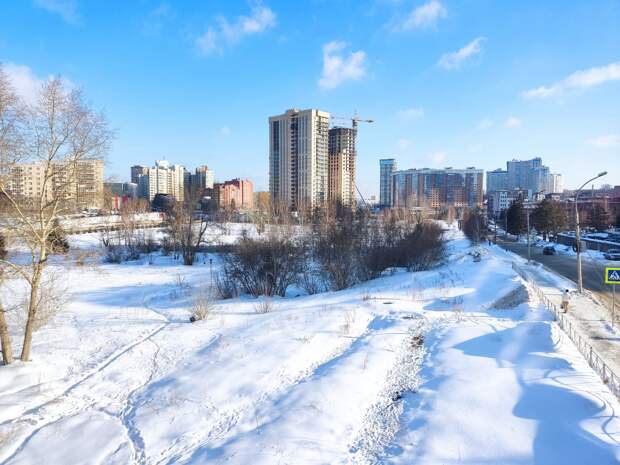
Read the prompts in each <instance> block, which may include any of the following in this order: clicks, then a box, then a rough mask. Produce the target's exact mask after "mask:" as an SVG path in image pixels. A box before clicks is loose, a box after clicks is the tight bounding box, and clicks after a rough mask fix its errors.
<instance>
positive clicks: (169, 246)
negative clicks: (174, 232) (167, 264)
mask: <svg viewBox="0 0 620 465" xmlns="http://www.w3.org/2000/svg"><path fill="white" fill-rule="evenodd" d="M173 251H174V241H172V239H171V238H170V237H169V236H164V237H163V238H162V240H161V253H162V254H163V255H165V256H168V255H170V254H171V253H172V252H173Z"/></svg>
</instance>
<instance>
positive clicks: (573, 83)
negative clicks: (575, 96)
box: [521, 61, 620, 98]
mask: <svg viewBox="0 0 620 465" xmlns="http://www.w3.org/2000/svg"><path fill="white" fill-rule="evenodd" d="M609 81H620V61H617V62H615V63H610V64H608V65H605V66H599V67H595V68H589V69H583V70H580V71H576V72H574V73H573V74H571V75H570V76H568V77H567V78H565V79H562V80H561V81H558V82H555V83H553V84H551V85H550V86H540V87H536V88H535V89H530V90H526V91H523V92H522V93H521V95H522V96H523V97H526V98H549V97H555V96H558V95H561V94H564V93H565V92H568V91H570V90H585V89H588V88H590V87H594V86H598V85H600V84H603V83H605V82H609Z"/></svg>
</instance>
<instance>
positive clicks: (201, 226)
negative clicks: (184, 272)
mask: <svg viewBox="0 0 620 465" xmlns="http://www.w3.org/2000/svg"><path fill="white" fill-rule="evenodd" d="M199 200H200V196H199V195H198V194H197V193H196V192H194V191H187V192H186V193H185V199H184V200H183V201H182V202H176V203H175V204H174V205H172V207H171V208H170V210H169V211H168V212H167V215H168V223H169V227H168V231H169V235H170V236H171V239H172V241H173V242H174V244H175V245H176V246H178V248H179V250H180V252H181V256H182V257H183V264H184V265H187V266H191V265H193V264H194V261H195V260H196V254H197V253H198V251H199V249H200V247H201V246H202V245H204V244H205V243H206V242H207V238H206V233H207V230H208V229H209V226H210V225H211V226H212V227H216V226H219V225H216V224H215V223H212V222H209V221H208V217H207V216H206V215H205V214H203V213H202V212H201V211H200V210H199V209H197V208H196V206H197V204H198V202H199Z"/></svg>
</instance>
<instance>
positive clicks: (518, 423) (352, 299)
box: [0, 233, 620, 465]
mask: <svg viewBox="0 0 620 465" xmlns="http://www.w3.org/2000/svg"><path fill="white" fill-rule="evenodd" d="M452 234H453V236H454V239H455V240H454V241H453V242H452V243H451V254H450V258H449V260H448V263H447V264H445V265H444V266H442V267H439V268H437V269H435V270H431V271H427V272H420V273H413V274H412V273H405V272H399V273H396V274H394V275H393V276H386V277H383V278H380V279H377V280H374V281H371V282H368V283H365V284H364V285H361V286H358V287H355V288H353V289H349V290H346V291H341V292H337V293H325V294H320V295H315V296H301V297H294V296H290V297H287V298H285V299H281V298H278V299H274V303H275V309H274V310H273V311H272V312H271V313H267V314H259V313H257V312H256V310H255V305H256V300H255V299H251V298H247V297H242V298H239V299H234V300H230V301H222V302H219V303H218V306H217V309H216V310H215V314H214V315H213V316H212V317H211V318H210V319H208V320H207V321H205V322H200V323H197V324H190V323H188V322H187V318H188V316H189V312H188V305H189V302H190V300H191V295H192V293H193V292H195V290H196V289H198V288H199V287H201V286H204V285H205V284H206V283H207V282H209V279H210V277H209V265H208V264H207V263H208V260H201V261H200V263H198V264H197V265H196V266H194V267H183V266H182V265H180V264H178V263H175V262H173V261H172V259H171V258H169V257H161V256H157V257H156V258H155V262H154V264H153V265H149V264H148V262H147V261H146V260H144V261H142V262H136V263H126V264H122V265H102V266H101V267H99V268H96V269H93V268H87V267H77V266H75V265H72V264H67V263H62V264H61V263H59V264H58V265H56V266H63V267H65V269H66V272H67V273H68V276H67V280H68V281H69V282H71V283H73V284H74V285H73V286H72V288H73V289H74V293H73V300H72V302H71V304H70V305H69V307H68V308H67V309H66V310H65V312H63V314H61V315H60V316H59V317H57V318H56V320H55V321H54V323H53V325H52V326H50V327H47V328H45V329H43V330H41V331H40V332H39V333H38V334H37V335H36V339H35V342H36V344H35V347H34V351H33V352H34V354H33V358H34V360H33V362H31V363H29V364H26V365H24V364H20V363H16V364H15V365H13V366H10V367H0V405H1V406H2V408H1V409H0V463H6V464H38V463H47V464H78V463H79V464H125V463H149V464H168V463H180V464H202V463H214V464H219V463H227V464H278V463H282V464H286V463H289V464H316V463H321V464H323V463H324V464H328V463H329V464H367V463H368V464H370V463H398V464H411V463H420V464H438V463H440V464H450V463H465V464H471V465H474V464H475V465H478V464H485V463H489V464H490V463H501V464H513V463H514V464H528V463H532V464H556V463H562V464H583V463H596V464H606V463H610V464H611V463H618V460H620V445H619V444H620V420H619V419H618V418H617V416H616V413H615V412H617V410H618V402H617V400H616V399H614V398H613V397H612V396H611V394H610V393H609V392H608V391H607V389H606V387H605V386H604V385H603V384H602V383H601V382H600V381H599V379H598V377H597V376H596V375H595V374H594V373H593V372H592V371H591V370H590V369H589V367H588V366H587V365H586V364H585V362H584V361H583V359H582V358H581V357H580V355H579V353H578V352H577V350H576V349H575V347H574V346H573V345H572V343H571V342H570V341H569V340H568V339H567V338H566V337H565V336H564V335H563V334H561V333H560V332H559V331H558V330H557V328H556V326H555V325H554V323H553V322H552V321H550V315H549V314H547V313H546V312H545V311H544V310H542V309H541V307H540V306H539V304H538V303H537V302H536V301H532V302H530V303H526V304H522V305H520V306H519V307H517V308H515V309H512V310H501V311H500V310H492V309H491V305H492V303H493V302H495V301H496V300H497V299H498V298H499V297H502V296H503V295H506V294H507V293H509V292H510V291H511V290H513V289H514V288H515V287H517V286H518V285H519V284H520V280H519V279H518V278H517V277H516V276H515V275H514V273H513V272H512V270H511V268H510V264H509V262H508V261H507V260H506V258H505V257H506V255H504V254H497V255H495V252H487V251H485V253H484V254H483V260H482V262H480V263H474V262H473V261H472V259H471V257H469V256H468V255H467V245H466V243H465V241H464V240H463V239H462V238H461V237H460V235H459V234H458V233H452ZM76 242H77V243H78V244H79V246H80V247H84V248H94V247H95V245H94V244H95V242H96V236H92V239H91V241H90V242H89V240H88V236H86V235H85V236H80V239H79V241H76ZM205 262H206V263H205ZM217 267H218V265H217V260H215V267H214V269H215V272H217ZM586 459H587V460H586ZM590 459H591V460H590Z"/></svg>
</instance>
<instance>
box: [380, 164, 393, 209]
mask: <svg viewBox="0 0 620 465" xmlns="http://www.w3.org/2000/svg"><path fill="white" fill-rule="evenodd" d="M395 171H396V160H394V159H393V158H383V159H381V160H379V206H380V207H390V206H392V174H394V172H395Z"/></svg>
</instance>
